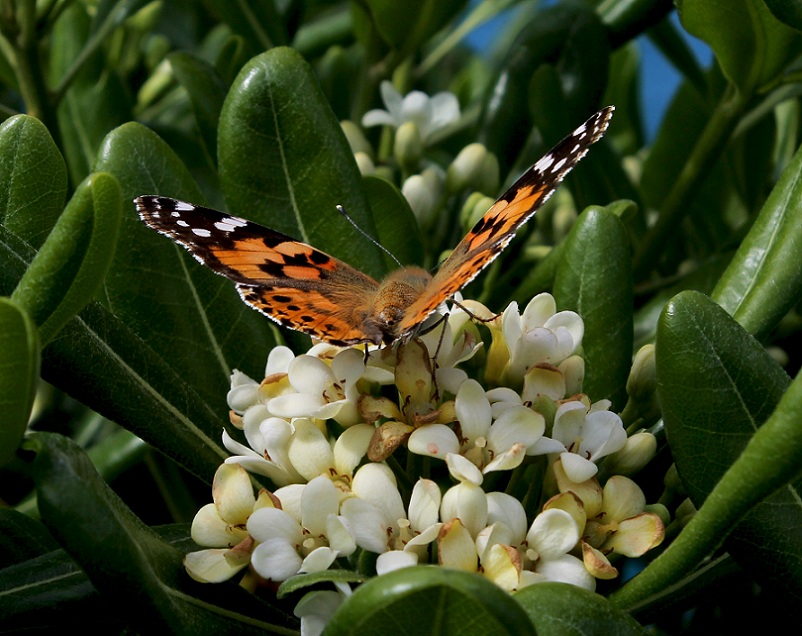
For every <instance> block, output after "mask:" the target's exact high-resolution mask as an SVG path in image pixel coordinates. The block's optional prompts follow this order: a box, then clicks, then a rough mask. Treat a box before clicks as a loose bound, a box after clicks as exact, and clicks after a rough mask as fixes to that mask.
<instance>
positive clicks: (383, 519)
mask: <svg viewBox="0 0 802 636" xmlns="http://www.w3.org/2000/svg"><path fill="white" fill-rule="evenodd" d="M352 492H353V495H354V496H353V497H350V498H348V499H346V500H345V501H344V502H343V504H342V508H341V511H342V515H343V516H344V517H345V518H346V519H347V520H348V522H349V524H350V527H351V528H353V531H354V536H355V540H356V544H357V545H358V546H359V547H361V548H363V549H365V550H369V551H370V552H374V553H377V554H379V559H378V561H377V563H376V570H377V572H378V573H379V574H382V573H384V572H389V571H390V570H395V569H398V568H400V567H406V566H408V565H415V564H417V563H418V562H419V561H420V560H421V559H425V556H426V550H427V546H428V544H429V543H431V542H432V541H434V540H435V539H436V538H437V534H438V532H439V530H440V526H441V525H442V524H441V523H439V517H438V509H439V506H440V490H439V488H438V487H437V484H435V483H434V482H432V481H429V480H426V479H421V480H419V481H418V483H417V484H415V488H414V490H413V492H412V499H411V500H410V504H409V514H407V512H406V511H405V510H404V504H403V502H402V500H401V494H400V493H399V492H398V486H397V484H396V481H395V476H394V475H393V473H392V471H391V470H390V469H389V468H388V467H387V466H385V465H384V464H365V465H364V466H362V467H361V468H360V469H359V470H358V471H357V472H356V475H354V483H353V488H352Z"/></svg>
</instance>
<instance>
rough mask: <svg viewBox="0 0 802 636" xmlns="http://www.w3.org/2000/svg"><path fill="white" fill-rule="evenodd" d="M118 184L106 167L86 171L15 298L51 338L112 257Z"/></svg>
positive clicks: (77, 308) (96, 285) (43, 334)
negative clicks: (94, 170) (86, 175)
mask: <svg viewBox="0 0 802 636" xmlns="http://www.w3.org/2000/svg"><path fill="white" fill-rule="evenodd" d="M119 230H120V186H119V184H118V183H117V180H116V179H115V178H114V177H112V176H111V175H109V174H107V173H102V172H101V173H98V174H94V175H91V176H90V177H87V179H86V180H85V181H84V182H83V183H82V184H81V185H80V186H79V187H78V189H77V190H76V191H75V194H74V195H73V197H72V199H70V202H69V203H68V204H67V207H66V209H65V210H64V213H63V214H62V215H61V216H60V217H59V220H58V221H57V222H56V225H55V227H54V228H53V231H52V232H51V233H50V236H48V237H47V240H46V241H45V243H44V245H43V246H42V248H41V249H40V250H39V253H38V254H37V255H36V258H34V260H33V262H32V263H31V266H30V267H29V268H28V270H27V271H26V272H25V275H24V276H23V277H22V280H20V283H19V285H18V286H17V288H16V289H15V290H14V294H13V296H12V297H13V298H14V300H16V301H17V302H18V303H20V304H21V305H22V306H24V307H26V308H27V310H28V312H29V313H30V315H31V317H32V318H33V319H34V321H35V322H36V324H37V325H39V334H40V337H41V339H42V344H47V343H48V342H50V340H51V339H52V338H53V336H55V335H56V333H58V331H59V329H61V328H62V327H63V326H64V324H65V323H66V322H67V320H69V319H70V318H72V317H73V316H74V315H75V314H77V313H78V312H79V311H80V310H81V309H82V308H83V307H84V306H85V305H86V303H88V302H89V300H90V299H91V298H92V297H93V296H94V295H95V293H96V292H97V290H98V289H99V288H100V285H101V284H102V282H103V279H104V277H105V276H106V272H107V271H108V269H109V266H110V265H111V261H112V258H113V257H114V249H115V247H116V245H117V236H118V234H119Z"/></svg>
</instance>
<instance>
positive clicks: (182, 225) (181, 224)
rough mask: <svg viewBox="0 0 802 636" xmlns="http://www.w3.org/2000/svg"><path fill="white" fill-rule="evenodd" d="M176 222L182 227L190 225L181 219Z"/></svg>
mask: <svg viewBox="0 0 802 636" xmlns="http://www.w3.org/2000/svg"><path fill="white" fill-rule="evenodd" d="M175 224H176V225H180V226H181V227H189V223H187V222H186V221H182V220H181V219H179V220H178V221H176V222H175Z"/></svg>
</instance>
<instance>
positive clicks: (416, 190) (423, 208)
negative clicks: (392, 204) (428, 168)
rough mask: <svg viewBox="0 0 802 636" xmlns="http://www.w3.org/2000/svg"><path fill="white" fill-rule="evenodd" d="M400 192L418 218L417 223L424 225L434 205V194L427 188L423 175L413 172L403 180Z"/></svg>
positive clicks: (429, 217) (430, 215)
mask: <svg viewBox="0 0 802 636" xmlns="http://www.w3.org/2000/svg"><path fill="white" fill-rule="evenodd" d="M401 193H402V194H403V195H404V197H405V198H406V200H407V202H408V203H409V207H411V208H412V213H413V214H414V215H415V218H416V219H417V220H418V225H420V226H421V227H426V226H427V225H428V224H429V221H430V220H431V218H432V212H433V211H434V207H435V200H434V196H433V195H432V191H431V190H430V189H429V185H428V184H427V183H426V179H424V177H423V175H419V174H413V175H412V176H411V177H409V178H408V179H406V180H405V181H404V184H403V185H402V186H401Z"/></svg>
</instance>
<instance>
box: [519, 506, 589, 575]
mask: <svg viewBox="0 0 802 636" xmlns="http://www.w3.org/2000/svg"><path fill="white" fill-rule="evenodd" d="M577 541H579V528H578V527H577V525H576V522H575V521H574V519H573V517H571V515H569V514H568V513H567V512H565V510H558V509H556V508H552V509H551V510H544V511H543V512H541V513H540V514H539V515H538V516H537V517H535V520H534V521H533V522H532V525H531V527H530V528H529V532H527V533H526V543H527V544H528V545H529V547H530V548H533V549H534V550H535V551H536V552H537V553H538V555H539V556H540V560H541V561H545V560H549V559H556V558H558V557H560V556H562V555H564V554H565V553H566V552H568V551H569V550H571V549H572V548H573V547H574V546H575V545H576V543H577ZM538 563H540V561H538ZM537 569H538V571H541V569H540V567H538V568H537Z"/></svg>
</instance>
